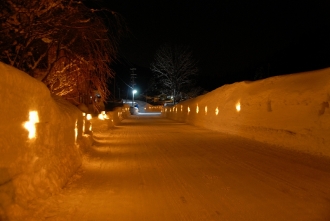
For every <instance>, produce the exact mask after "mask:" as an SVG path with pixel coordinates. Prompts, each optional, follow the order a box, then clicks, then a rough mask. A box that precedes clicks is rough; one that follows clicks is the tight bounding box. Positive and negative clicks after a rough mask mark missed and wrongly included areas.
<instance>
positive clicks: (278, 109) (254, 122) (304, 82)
mask: <svg viewBox="0 0 330 221" xmlns="http://www.w3.org/2000/svg"><path fill="white" fill-rule="evenodd" d="M329 104H330V68H327V69H322V70H317V71H311V72H304V73H297V74H289V75H283V76H276V77H271V78H267V79H263V80H259V81H254V82H237V83H234V84H230V85H224V86H222V87H220V88H218V89H216V90H214V91H211V92H210V93H208V94H205V95H202V96H199V97H197V98H195V99H191V100H187V101H185V102H182V103H179V104H177V105H176V107H177V109H178V111H173V108H175V107H168V108H165V110H164V111H163V115H165V116H166V117H168V118H171V119H174V120H177V121H182V122H187V123H190V124H193V125H197V126H202V127H205V128H209V129H212V130H217V131H221V132H224V133H228V134H233V135H238V136H242V137H246V138H249V139H254V140H257V141H261V142H266V143H270V144H275V145H278V146H281V147H285V148H289V149H293V150H298V151H303V152H308V153H311V154H316V155H323V156H327V157H330V136H329V135H330V110H329ZM197 107H198V111H197Z"/></svg>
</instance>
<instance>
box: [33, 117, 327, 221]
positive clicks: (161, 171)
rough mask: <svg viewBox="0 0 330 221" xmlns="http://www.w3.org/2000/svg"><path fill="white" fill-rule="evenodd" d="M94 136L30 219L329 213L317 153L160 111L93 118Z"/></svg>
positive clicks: (304, 218) (313, 216)
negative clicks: (109, 121)
mask: <svg viewBox="0 0 330 221" xmlns="http://www.w3.org/2000/svg"><path fill="white" fill-rule="evenodd" d="M99 126H101V127H99V128H103V126H102V124H100V125H99ZM94 139H95V143H94V146H93V147H92V148H91V149H90V150H89V151H88V153H87V154H86V155H85V156H84V160H83V165H82V167H81V169H80V171H79V172H78V173H77V174H76V175H74V177H73V178H72V180H71V181H70V182H69V183H68V185H67V186H66V187H65V188H64V189H63V190H62V192H61V193H60V194H58V195H56V196H54V197H51V198H50V199H49V200H48V201H47V202H45V203H44V204H42V205H41V206H40V209H39V210H38V211H36V213H37V214H35V215H34V217H33V218H31V219H30V220H47V221H68V220H70V221H82V220H95V221H96V220H100V221H112V220H116V221H121V220H123V221H127V220H132V221H133V220H146V221H148V220H154V221H159V220H166V221H167V220H205V221H209V220H246V221H249V220H251V221H255V220H269V221H271V220H276V221H278V220H290V221H295V220H297V221H298V220H299V221H310V220H329V219H330V188H329V184H330V162H329V161H327V160H326V159H322V158H319V157H316V156H310V155H307V154H303V153H299V152H293V151H288V150H285V149H278V148H276V147H275V146H271V145H268V144H263V143H259V142H256V141H252V140H249V139H245V138H241V137H237V136H231V135H227V134H223V133H220V132H215V131H210V130H207V129H203V128H200V127H194V126H191V125H188V124H186V123H178V122H175V121H172V120H169V119H165V118H161V117H160V116H159V115H158V116H157V115H151V116H147V115H146V114H143V115H137V116H133V117H131V118H129V119H124V120H123V121H122V123H121V124H120V125H119V126H116V127H114V128H113V129H110V130H102V131H98V128H97V127H96V124H95V131H94Z"/></svg>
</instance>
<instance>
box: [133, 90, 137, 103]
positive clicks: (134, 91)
mask: <svg viewBox="0 0 330 221" xmlns="http://www.w3.org/2000/svg"><path fill="white" fill-rule="evenodd" d="M136 92H137V90H133V91H132V94H133V99H132V107H134V94H135V93H136Z"/></svg>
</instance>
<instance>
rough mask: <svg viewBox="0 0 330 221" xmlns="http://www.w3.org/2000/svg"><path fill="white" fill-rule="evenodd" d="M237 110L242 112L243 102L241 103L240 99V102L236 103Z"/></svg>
mask: <svg viewBox="0 0 330 221" xmlns="http://www.w3.org/2000/svg"><path fill="white" fill-rule="evenodd" d="M236 111H237V112H240V111H241V103H240V101H238V102H237V103H236Z"/></svg>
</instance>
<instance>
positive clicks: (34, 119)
mask: <svg viewBox="0 0 330 221" xmlns="http://www.w3.org/2000/svg"><path fill="white" fill-rule="evenodd" d="M36 123H39V116H38V111H30V112H29V121H26V122H25V123H24V124H23V126H24V127H25V129H27V130H28V131H29V136H28V137H29V139H32V138H35V137H36V126H35V124H36Z"/></svg>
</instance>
